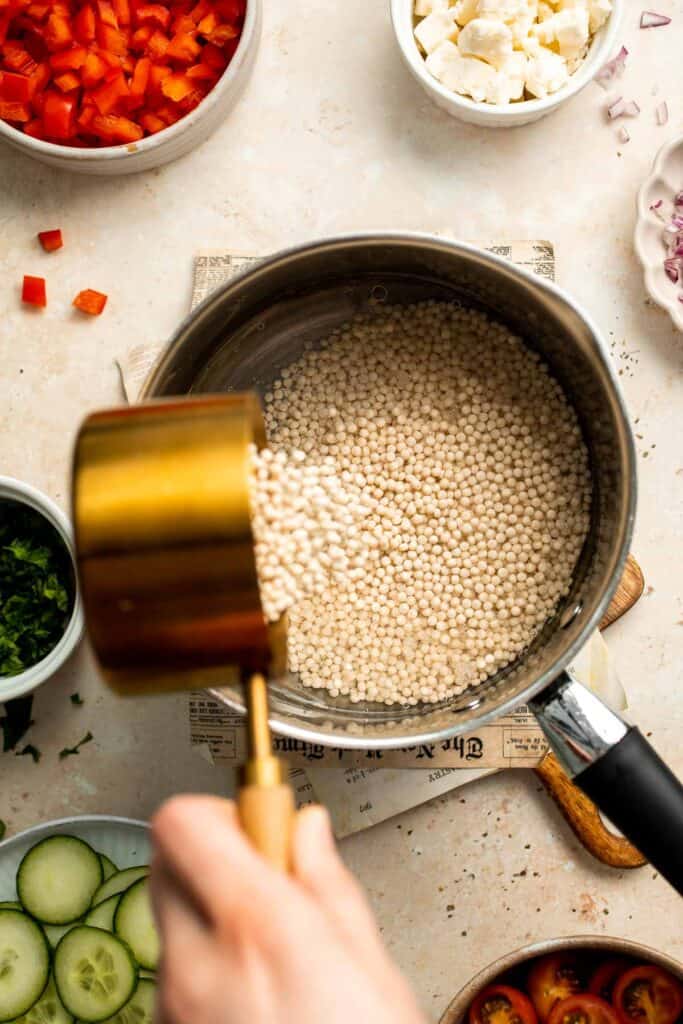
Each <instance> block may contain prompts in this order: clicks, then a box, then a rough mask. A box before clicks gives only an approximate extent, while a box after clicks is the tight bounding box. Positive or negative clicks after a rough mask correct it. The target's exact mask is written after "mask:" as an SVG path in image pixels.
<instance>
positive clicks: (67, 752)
mask: <svg viewBox="0 0 683 1024" xmlns="http://www.w3.org/2000/svg"><path fill="white" fill-rule="evenodd" d="M92 738H93V736H92V733H91V732H86V734H85V736H84V737H83V739H82V740H79V741H78V743H77V744H76V746H75V747H64V750H60V751H59V760H60V761H63V760H64V758H65V757H71V755H72V754H78V753H80V749H81V747H82V746H85V744H86V743H90V741H91V739H92Z"/></svg>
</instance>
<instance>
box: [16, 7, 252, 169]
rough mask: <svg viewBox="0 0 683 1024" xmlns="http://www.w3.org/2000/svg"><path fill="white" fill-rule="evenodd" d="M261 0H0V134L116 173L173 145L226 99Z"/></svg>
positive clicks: (247, 65)
mask: <svg viewBox="0 0 683 1024" xmlns="http://www.w3.org/2000/svg"><path fill="white" fill-rule="evenodd" d="M260 22H261V0H3V2H0V139H3V140H4V141H6V142H7V143H9V144H10V145H11V146H13V147H14V148H15V149H19V150H21V151H22V152H24V153H26V154H28V155H30V156H33V157H35V158H37V159H38V160H41V161H43V162H44V163H48V164H52V165H53V166H56V167H61V168H64V169H65V170H70V171H80V172H83V173H87V174H126V173H131V172H135V171H142V170H146V169H148V168H150V167H156V166H159V165H160V164H163V163H166V162H168V161H169V160H174V159H175V158H176V157H179V156H182V155H183V154H184V153H187V152H188V151H189V150H190V149H194V148H195V147H196V146H198V145H199V144H200V143H201V142H203V141H204V139H206V138H207V137H208V136H209V135H210V134H211V132H212V131H213V130H214V129H215V128H217V127H218V125H219V124H220V122H221V121H222V120H224V118H225V116H226V114H227V112H228V110H229V108H230V107H231V106H232V105H233V104H234V103H235V101H236V99H237V98H238V96H239V93H240V91H241V88H242V86H243V85H244V83H245V81H246V78H247V77H248V73H249V71H250V69H251V66H252V64H253V59H254V55H255V51H256V46H257V43H258V36H259V30H260Z"/></svg>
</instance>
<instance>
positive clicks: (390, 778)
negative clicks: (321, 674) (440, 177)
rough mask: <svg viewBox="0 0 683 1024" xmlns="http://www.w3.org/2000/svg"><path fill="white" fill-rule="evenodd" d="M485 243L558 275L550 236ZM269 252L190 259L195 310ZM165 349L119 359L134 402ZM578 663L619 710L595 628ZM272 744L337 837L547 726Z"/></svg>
mask: <svg viewBox="0 0 683 1024" xmlns="http://www.w3.org/2000/svg"><path fill="white" fill-rule="evenodd" d="M443 234H444V235H447V234H448V233H447V232H444V233H443ZM486 248H487V249H489V251H491V252H494V253H496V254H497V255H499V256H502V257H504V258H506V259H509V260H511V261H512V262H514V263H516V264H517V265H519V266H523V267H525V269H527V270H530V271H532V272H534V273H536V274H538V275H540V276H542V277H546V278H549V279H550V280H553V279H554V277H555V254H554V248H553V245H552V243H550V242H547V241H543V240H540V241H512V242H497V243H494V244H490V245H488V246H486ZM263 258H264V257H263V256H254V255H248V254H244V253H239V252H235V251H232V250H205V251H201V252H198V253H197V255H196V256H195V258H194V274H193V287H192V299H191V307H192V309H194V308H195V307H196V306H197V305H198V304H199V303H200V302H203V301H204V299H206V298H207V296H209V295H210V294H211V293H212V292H213V291H214V290H215V289H216V288H218V287H220V285H222V284H224V283H225V282H226V281H228V280H230V279H231V278H232V277H234V276H235V275H237V274H239V273H242V272H243V271H244V270H246V269H248V268H249V267H251V266H253V265H254V264H255V263H258V262H259V261H260V260H261V259H263ZM162 349H163V345H160V346H154V345H152V346H144V345H142V346H136V347H135V348H134V349H132V350H130V351H129V352H128V353H127V354H126V355H124V356H123V357H121V358H120V359H118V360H117V365H118V368H119V372H120V374H121V383H122V388H123V392H124V396H125V398H126V399H127V400H128V401H135V400H136V399H137V398H138V396H139V394H140V391H141V388H142V386H143V384H144V382H145V379H146V377H147V376H148V374H149V372H150V370H151V369H152V367H153V365H154V363H155V362H156V360H157V358H158V356H159V354H160V352H161V351H162ZM574 668H575V670H576V671H577V674H578V675H579V676H580V678H582V679H583V680H584V681H585V682H586V683H588V684H589V685H592V686H593V687H594V688H595V689H596V690H597V691H598V692H600V693H601V694H602V695H603V696H604V697H605V699H607V700H608V701H609V702H610V703H611V704H612V705H613V706H614V707H615V708H620V707H624V706H625V694H624V691H623V689H622V688H621V686H620V684H619V682H618V680H617V678H616V676H615V674H614V669H613V667H612V665H611V662H610V658H609V652H608V651H607V647H606V645H605V644H604V641H603V640H602V638H601V636H600V634H599V633H596V634H594V636H593V637H592V639H591V641H590V642H589V644H588V645H587V646H586V648H585V649H584V651H582V652H581V655H580V658H579V659H577V663H576V664H575V666H574ZM188 717H189V727H190V740H191V743H192V745H193V747H195V748H196V750H197V752H198V753H199V754H200V755H201V756H202V757H204V758H205V759H206V760H208V761H210V762H211V763H214V764H216V763H217V764H222V765H225V766H227V767H230V766H234V767H237V766H239V765H240V764H242V763H243V762H244V760H245V758H246V736H245V730H244V719H243V717H242V716H241V715H240V714H238V713H236V712H233V711H231V710H230V709H228V708H226V706H225V705H224V704H223V703H221V702H219V701H217V700H216V699H215V698H213V697H211V696H210V695H209V694H207V693H204V692H201V693H193V694H190V695H189V697H188ZM273 745H274V749H275V750H276V751H277V752H278V753H281V754H282V755H284V756H285V757H286V759H287V761H288V763H289V765H290V781H291V783H292V785H293V787H294V790H295V793H296V797H297V802H298V803H299V805H302V804H305V803H310V802H311V801H312V800H313V799H318V800H321V801H322V802H324V803H325V804H326V805H327V806H328V808H329V810H330V813H331V815H332V820H333V824H334V827H335V832H336V834H337V836H338V837H339V838H342V837H343V836H345V835H349V834H351V833H352V832H356V831H360V830H361V829H363V828H367V827H369V826H370V825H374V824H376V823H378V822H380V821H383V820H385V819H386V818H389V817H392V816H393V815H395V814H400V813H401V812H403V811H406V810H408V809H409V808H411V807H415V806H417V805H418V804H420V803H424V802H425V801H427V800H430V799H432V798H433V797H436V796H440V795H441V794H443V793H445V792H447V791H449V790H451V789H454V788H456V787H458V786H462V785H465V784H466V783H468V782H470V781H472V780H473V779H476V778H479V777H481V776H483V775H486V774H488V773H489V772H492V771H497V770H499V769H501V768H510V767H518V768H524V767H533V766H534V765H535V764H537V763H538V761H539V760H540V759H541V758H542V757H543V755H544V754H545V752H546V750H547V744H546V741H545V738H544V736H543V734H542V732H541V729H540V728H539V726H538V724H537V722H536V720H535V719H534V717H533V715H532V714H531V713H530V712H529V710H528V709H527V708H525V707H522V708H518V709H517V710H516V711H515V712H514V713H512V714H509V715H505V716H503V717H501V718H499V719H497V720H496V721H495V722H493V723H492V724H490V725H487V726H485V727H483V728H481V729H479V730H477V731H476V733H473V734H468V735H465V736H459V737H454V738H453V739H451V740H447V741H444V742H443V743H439V744H428V745H423V746H420V747H411V748H407V749H405V750H396V751H361V752H358V751H347V750H341V749H340V748H334V747H323V746H322V745H317V744H306V743H303V742H301V741H297V740H291V739H288V738H286V737H275V738H274V743H273ZM419 769H422V770H419Z"/></svg>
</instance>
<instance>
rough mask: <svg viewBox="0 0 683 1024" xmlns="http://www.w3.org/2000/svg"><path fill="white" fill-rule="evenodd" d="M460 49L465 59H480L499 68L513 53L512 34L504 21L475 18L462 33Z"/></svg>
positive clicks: (459, 41)
mask: <svg viewBox="0 0 683 1024" xmlns="http://www.w3.org/2000/svg"><path fill="white" fill-rule="evenodd" d="M458 49H459V50H460V52H461V53H462V55H463V57H479V58H480V60H485V61H486V63H487V64H491V65H493V67H494V68H499V67H500V66H501V64H502V63H503V62H504V61H505V59H506V58H507V57H509V56H510V54H511V53H512V33H511V32H510V29H509V28H508V26H507V25H506V24H504V22H502V21H493V20H492V19H489V18H474V19H473V20H472V21H469V22H468V23H467V25H465V27H464V29H462V31H461V32H460V35H459V36H458Z"/></svg>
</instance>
